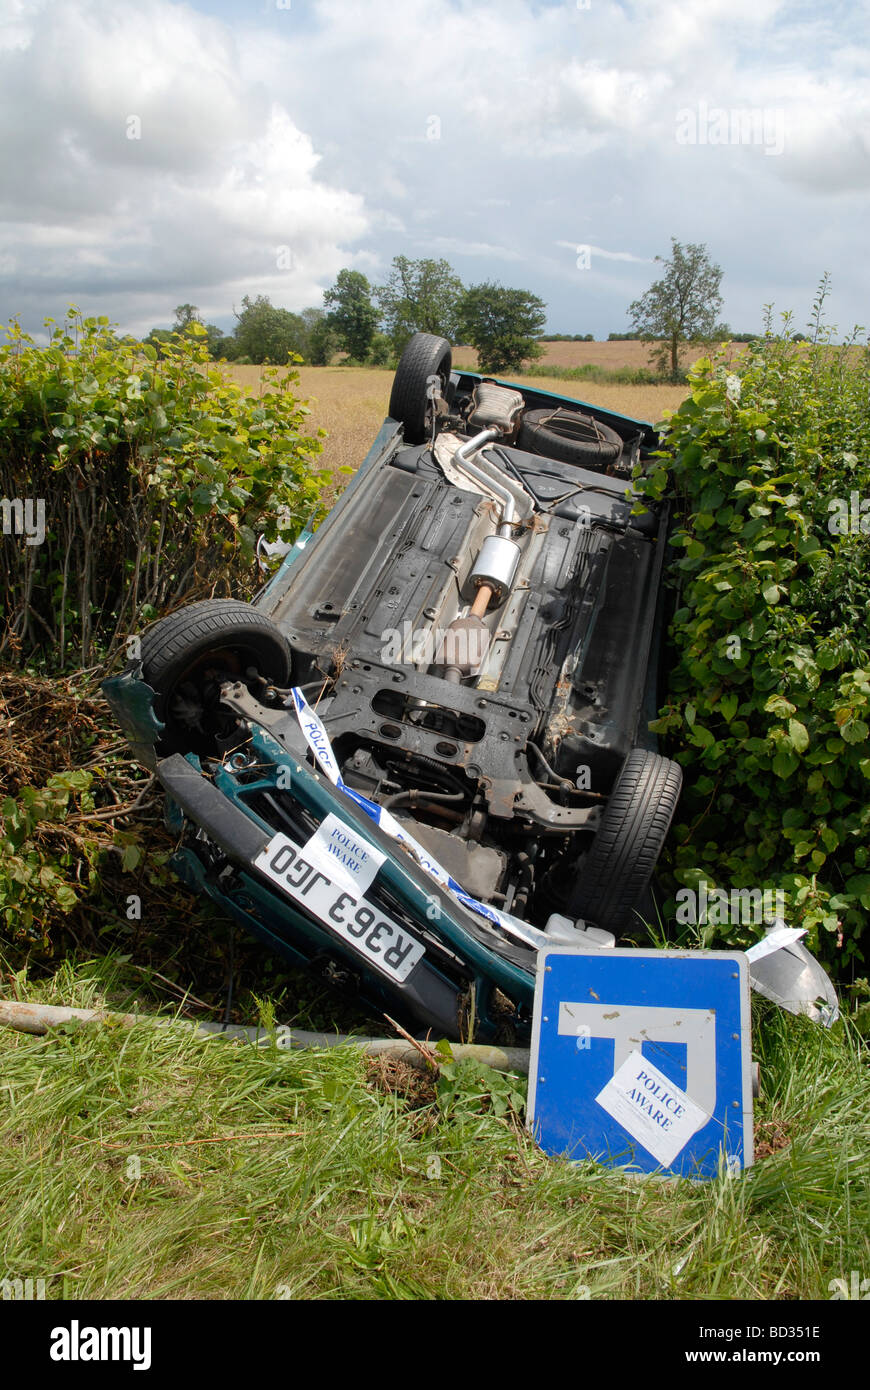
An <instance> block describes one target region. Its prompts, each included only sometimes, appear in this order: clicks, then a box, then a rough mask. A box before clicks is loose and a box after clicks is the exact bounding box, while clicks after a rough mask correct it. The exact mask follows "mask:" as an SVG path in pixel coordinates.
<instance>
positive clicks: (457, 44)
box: [0, 0, 870, 332]
mask: <svg viewBox="0 0 870 1390" xmlns="http://www.w3.org/2000/svg"><path fill="white" fill-rule="evenodd" d="M197 3H199V4H200V5H201V6H202V7H203V8H205V7H207V6H208V5H212V4H216V0H192V3H191V4H182V3H173V0H139V2H138V3H137V5H136V6H135V7H128V6H122V5H118V4H117V0H78V3H77V4H76V5H75V6H68V5H58V4H50V3H48V0H5V4H6V11H7V23H6V24H5V26H0V146H2V145H4V144H5V146H6V148H7V149H11V151H12V157H11V158H9V160H8V167H7V168H6V169H5V171H4V176H3V178H2V179H0V220H2V221H5V229H4V230H5V237H4V241H5V244H6V247H7V254H8V255H11V256H14V258H15V262H16V265H17V266H18V275H19V277H20V278H19V286H20V287H21V293H20V294H19V296H18V298H17V299H13V300H12V301H10V299H9V292H8V288H7V289H6V291H5V296H4V303H11V307H21V304H22V303H24V304H25V305H28V306H30V305H32V306H34V307H35V306H37V305H49V304H50V307H51V308H52V309H55V310H56V309H57V308H58V307H59V306H60V307H62V304H63V302H65V300H66V299H68V298H71V297H76V298H78V299H83V298H84V296H85V295H90V296H91V299H92V300H94V301H97V300H99V299H102V301H103V302H102V303H101V308H104V307H105V302H106V300H107V298H111V302H112V306H113V308H112V312H113V313H115V314H123V313H127V314H128V315H129V316H130V322H131V323H134V324H135V326H139V325H143V326H146V327H147V326H148V325H149V324H150V323H151V322H154V321H155V317H158V318H159V317H160V315H162V317H163V319H164V320H165V319H166V316H167V315H168V314H171V309H172V306H173V305H174V304H175V303H177V302H179V301H180V300H185V299H193V300H194V301H195V302H197V303H198V304H199V305H200V308H204V306H205V305H207V304H214V305H216V306H219V307H218V308H216V309H215V310H214V313H215V314H218V313H219V312H220V306H223V315H224V317H225V316H226V312H227V310H228V309H229V307H230V304H231V303H232V300H233V298H234V297H235V300H236V302H238V299H239V298H240V296H241V294H242V293H246V292H250V293H270V294H272V296H273V298H274V299H276V300H277V302H280V303H285V304H287V305H288V306H289V307H297V308H298V307H302V305H303V304H306V303H316V302H318V300H319V292H320V290H321V289H322V288H323V287H324V286H325V285H327V284H328V283H330V281H331V280H332V279H333V278H334V275H335V273H336V271H337V270H338V269H339V268H340V267H341V266H343V265H355V266H358V267H359V268H361V269H364V270H365V272H366V273H367V274H369V275H371V276H375V275H377V276H382V275H383V274H385V273H386V269H387V267H388V266H389V262H390V260H391V258H392V256H394V255H396V254H398V253H400V252H404V253H406V254H412V255H420V256H423V255H432V256H442V255H443V256H446V257H448V258H449V259H452V260H455V264H456V269H457V270H458V271H459V273H460V274H461V275H462V276H463V278H465V279H475V280H478V279H485V278H497V277H498V275H499V272H502V273H503V274H507V275H509V277H510V280H511V282H512V283H516V284H518V285H522V286H523V287H525V288H529V289H531V290H533V291H534V292H535V293H538V294H541V296H542V297H543V298H544V299H545V300H547V301H548V302H549V303H550V308H551V321H552V326H553V327H554V328H557V329H559V328H561V330H562V331H580V330H581V329H582V330H584V331H586V330H587V329H591V328H596V329H597V330H599V331H603V332H606V331H608V330H610V329H617V328H619V327H620V326H621V325H622V319H623V317H624V311H625V306H626V304H627V303H628V301H629V300H630V299H632V298H635V297H636V296H637V294H638V293H641V292H642V291H643V289H645V288H646V286H647V285H648V283H649V279H650V273H649V266H650V264H651V262H652V260H653V258H654V256H655V255H656V254H667V253H668V249H669V246H670V238H671V236H676V237H677V238H678V239H679V240H681V241H702V242H705V243H707V244H708V245H709V247H710V250H711V253H712V254H713V256H714V258H715V259H717V260H718V261H719V262H720V263H721V264H722V265H723V268H724V270H725V278H724V281H723V290H724V293H725V296H726V309H725V312H726V314H727V316H728V318H729V319H730V320H731V321H732V323H734V324H735V326H737V327H750V326H752V324H755V323H756V322H757V318H758V313H759V306H760V304H761V303H763V302H765V301H766V300H768V299H771V298H780V297H781V296H782V295H788V296H791V295H792V294H793V289H794V286H795V285H801V284H806V285H807V299H809V295H810V291H811V287H812V285H813V284H814V283H815V280H816V279H817V276H818V274H819V273H821V270H823V269H824V268H825V266H830V267H831V268H832V269H833V270H834V272H835V289H839V287H840V285H842V290H841V291H840V292H841V294H842V299H843V304H844V306H850V305H851V304H852V303H853V302H861V300H862V299H865V298H866V295H867V293H868V291H870V272H868V270H867V268H866V266H865V258H864V257H863V255H856V254H855V247H856V234H855V230H854V229H855V228H856V227H860V226H861V225H863V220H865V219H866V211H865V209H866V193H867V188H868V168H870V153H868V140H867V134H866V132H867V131H868V130H870V98H868V92H870V83H868V81H867V78H868V76H870V57H868V50H867V44H866V32H865V30H866V17H867V10H868V6H867V4H866V0H861V3H860V5H857V6H856V5H855V3H854V0H830V2H829V3H828V4H827V5H826V6H825V7H822V6H816V7H810V6H808V5H806V4H805V3H803V0H705V2H704V4H703V5H694V6H692V5H676V4H674V3H673V0H643V3H642V4H641V3H632V0H624V2H623V3H620V4H617V3H615V0H594V3H593V4H592V5H591V6H590V8H589V9H588V10H579V9H577V7H576V6H575V5H574V4H573V3H571V0H565V3H562V4H544V3H541V0H442V3H441V4H440V5H439V6H438V7H436V8H433V6H432V4H431V0H403V3H402V4H401V5H397V4H396V3H395V0H366V3H365V4H364V5H361V4H359V3H358V0H312V3H311V4H309V5H307V6H302V4H301V3H300V5H299V7H298V8H297V6H296V5H295V4H294V6H293V7H292V8H290V9H288V10H284V11H281V12H278V11H277V10H276V9H275V8H274V7H273V6H265V5H256V6H255V5H243V4H242V3H241V0H239V4H238V7H237V11H236V13H237V15H238V18H237V19H236V20H235V21H234V23H233V24H232V27H229V26H228V25H227V24H225V23H223V22H222V21H220V20H218V19H216V18H214V17H212V16H208V15H206V14H204V13H199V12H197V9H196V4H197ZM232 4H233V0H221V5H220V8H221V12H222V13H226V12H228V11H229V10H231V9H232ZM701 104H704V105H705V107H706V109H708V110H709V109H711V108H725V109H728V110H734V109H739V110H762V111H769V112H780V113H781V115H782V121H783V130H784V137H785V138H784V145H783V149H782V153H781V154H778V155H777V156H776V157H772V154H771V153H770V152H766V150H765V147H763V146H761V145H759V144H757V143H756V144H755V145H752V144H750V145H746V144H724V145H723V144H718V145H716V144H712V143H709V142H708V143H704V144H701V143H697V144H694V145H687V144H681V143H680V142H679V140H678V138H677V113H678V112H679V111H680V110H681V109H685V108H694V109H699V108H700V106H701ZM25 113H26V115H25ZM131 115H135V116H138V117H139V118H140V119H141V122H142V138H141V140H138V141H136V140H128V139H127V138H126V135H127V126H126V122H127V120H128V118H129V117H130V116H131ZM433 117H437V118H438V123H436V124H434V125H433V122H432V118H433ZM433 136H437V138H433ZM572 229H576V232H575V234H576V238H577V241H576V243H575V242H573V241H568V240H565V234H566V230H567V231H571V230H572ZM592 235H594V236H595V239H596V243H597V244H596V246H595V247H594V248H593V267H596V258H597V259H598V260H599V261H600V262H601V263H602V264H601V265H599V266H597V267H596V273H595V274H594V275H592V276H590V275H589V274H588V273H584V272H583V271H581V270H579V269H576V270H575V269H574V268H573V259H572V258H571V257H570V256H567V255H565V254H563V252H565V251H566V250H574V249H575V247H576V244H579V243H581V242H588V241H589V239H590V238H591V236H592ZM280 246H286V247H289V248H290V253H291V265H290V267H289V268H287V269H279V267H278V265H277V264H276V260H277V249H278V247H280ZM554 247H556V248H557V250H555V251H554V249H553V248H554ZM611 247H613V248H617V249H614V250H611V249H609V248H611ZM822 257H824V260H823V261H821V260H820V263H818V264H817V263H816V261H817V259H820V258H822ZM604 263H610V271H611V272H612V275H608V274H607V273H605V269H604ZM616 263H619V264H616ZM505 267H507V269H505ZM8 280H9V276H8V274H7V276H6V277H5V282H2V283H6V282H8ZM790 302H791V303H792V304H794V300H793V299H791V301H790ZM158 305H160V306H162V307H161V308H160V309H159V310H158V308H157V306H158ZM794 307H795V308H796V309H798V311H800V309H801V306H800V305H797V304H794ZM840 317H842V318H843V319H844V320H845V319H846V317H848V315H847V314H846V313H845V312H841V313H840ZM572 319H575V320H581V321H579V322H577V324H576V329H575V328H574V326H573V325H572ZM590 319H591V320H592V321H593V322H592V323H590Z"/></svg>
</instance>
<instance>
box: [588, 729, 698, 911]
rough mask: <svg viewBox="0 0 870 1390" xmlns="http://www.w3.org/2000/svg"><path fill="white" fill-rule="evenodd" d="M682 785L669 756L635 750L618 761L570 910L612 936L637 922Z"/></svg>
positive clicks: (676, 766)
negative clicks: (619, 767)
mask: <svg viewBox="0 0 870 1390" xmlns="http://www.w3.org/2000/svg"><path fill="white" fill-rule="evenodd" d="M682 784H683V773H682V769H681V768H680V767H679V766H678V765H677V763H674V762H671V761H670V759H669V758H663V757H661V756H660V755H659V754H658V753H649V752H646V751H645V750H644V749H642V748H635V749H634V750H633V751H632V752H631V753H629V755H628V757H627V758H626V760H625V763H624V764H623V768H622V771H621V772H620V774H619V777H618V778H617V780H616V785H615V786H614V788H613V791H612V792H611V794H610V800H609V801H608V803H607V807H606V809H605V811H604V815H603V816H602V819H601V824H600V826H599V827H598V831H597V833H596V835H595V839H594V840H593V842H592V848H591V849H590V850H589V853H588V854H587V855H586V858H585V860H583V862H582V863H581V864H580V865H579V876H578V881H577V887H576V888H575V890H574V893H573V896H572V898H571V911H572V912H573V913H574V915H575V916H577V917H583V918H584V919H586V920H588V921H589V922H594V923H595V925H596V926H598V927H603V928H605V930H607V931H611V932H614V933H615V934H616V935H617V936H619V935H624V934H625V933H626V932H629V931H631V930H632V929H635V928H636V927H637V926H638V924H639V919H638V912H637V909H638V907H639V906H640V904H641V901H642V899H643V896H644V894H645V892H646V890H647V887H648V886H649V881H650V879H651V878H652V875H653V870H654V869H655V866H656V861H657V860H658V857H659V854H660V853H661V850H662V846H663V845H664V842H665V839H666V838H667V833H668V830H669V829H670V825H671V821H672V820H673V818H674V812H675V811H676V809H677V802H678V801H679V799H680V788H681V787H682Z"/></svg>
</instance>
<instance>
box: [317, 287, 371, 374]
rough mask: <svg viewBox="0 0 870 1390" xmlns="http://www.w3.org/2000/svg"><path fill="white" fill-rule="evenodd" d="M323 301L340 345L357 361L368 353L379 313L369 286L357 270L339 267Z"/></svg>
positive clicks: (362, 360)
mask: <svg viewBox="0 0 870 1390" xmlns="http://www.w3.org/2000/svg"><path fill="white" fill-rule="evenodd" d="M323 302H324V304H325V305H326V308H327V311H328V312H327V318H328V320H329V324H330V326H331V328H332V330H333V332H334V334H335V337H336V340H337V342H338V345H339V347H340V348H341V349H342V350H343V351H344V352H346V353H347V354H348V356H350V357H353V358H355V359H356V361H358V362H364V361H365V359H366V357H367V356H368V352H369V349H370V347H371V345H372V340H373V338H374V336H375V333H376V332H377V327H378V323H379V322H380V317H381V312H380V309H379V308H378V307H377V305H376V304H373V303H372V287H371V285H370V284H369V282H368V280H367V279H366V277H365V276H364V275H363V274H362V272H361V271H359V270H340V271H339V272H338V277H337V279H336V282H335V284H334V285H333V286H332V287H331V288H330V289H328V290H327V291H326V292H325V294H324V296H323Z"/></svg>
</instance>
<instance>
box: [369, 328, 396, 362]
mask: <svg viewBox="0 0 870 1390" xmlns="http://www.w3.org/2000/svg"><path fill="white" fill-rule="evenodd" d="M394 355H395V354H394V353H393V344H392V343H391V341H390V339H389V338H388V337H387V335H386V333H376V334H375V336H374V338H373V339H372V345H371V347H370V348H369V361H370V362H371V364H372V366H373V367H388V366H389V365H390V362H392V361H393V358H394Z"/></svg>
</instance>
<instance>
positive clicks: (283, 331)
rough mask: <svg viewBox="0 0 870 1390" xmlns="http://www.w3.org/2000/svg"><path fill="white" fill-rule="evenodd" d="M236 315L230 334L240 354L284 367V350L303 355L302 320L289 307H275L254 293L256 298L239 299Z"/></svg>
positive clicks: (246, 296)
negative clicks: (240, 306)
mask: <svg viewBox="0 0 870 1390" xmlns="http://www.w3.org/2000/svg"><path fill="white" fill-rule="evenodd" d="M233 312H234V313H235V310H234V311H233ZM236 318H237V319H238V322H237V324H236V327H235V332H234V337H235V340H236V343H237V345H238V349H239V352H238V355H239V356H240V357H248V358H250V360H251V362H255V363H258V364H259V363H262V362H270V363H273V364H276V365H278V366H284V365H285V363H286V361H287V355H288V353H291V352H292V353H298V354H299V355H300V356H304V353H303V351H302V349H303V348H304V347H305V340H306V327H305V323H304V321H303V320H302V318H301V317H300V316H299V314H292V313H291V312H290V310H289V309H277V308H276V307H275V305H274V304H273V303H272V301H271V300H270V299H269V298H268V297H267V296H266V295H262V294H258V295H257V298H256V299H251V297H250V295H247V294H246V295H245V296H244V298H243V299H242V312H241V313H236Z"/></svg>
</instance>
